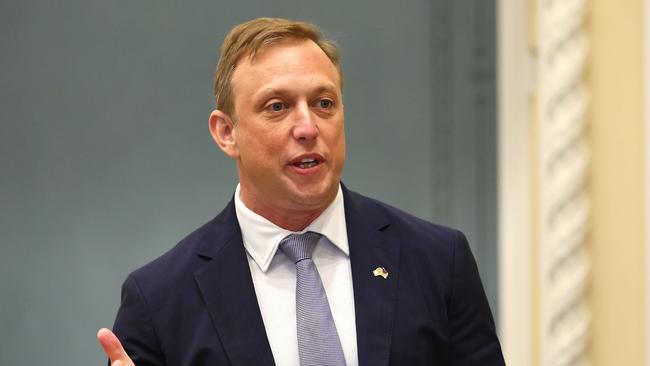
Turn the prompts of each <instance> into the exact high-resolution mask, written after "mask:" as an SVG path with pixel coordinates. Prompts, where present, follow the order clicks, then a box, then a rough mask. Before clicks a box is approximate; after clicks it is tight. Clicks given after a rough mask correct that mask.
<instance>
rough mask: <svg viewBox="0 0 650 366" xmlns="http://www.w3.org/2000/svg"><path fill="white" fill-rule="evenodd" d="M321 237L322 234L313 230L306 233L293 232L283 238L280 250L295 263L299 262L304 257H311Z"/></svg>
mask: <svg viewBox="0 0 650 366" xmlns="http://www.w3.org/2000/svg"><path fill="white" fill-rule="evenodd" d="M320 237H321V235H320V234H318V233H315V232H313V231H308V232H306V233H304V234H291V235H288V236H287V237H285V238H284V239H282V241H281V242H280V250H282V252H283V253H284V254H286V255H287V256H288V257H289V258H291V260H292V261H293V262H294V263H298V262H300V261H301V260H303V259H308V258H311V254H312V253H313V251H314V247H316V243H318V240H319V239H320Z"/></svg>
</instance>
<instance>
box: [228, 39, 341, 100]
mask: <svg viewBox="0 0 650 366" xmlns="http://www.w3.org/2000/svg"><path fill="white" fill-rule="evenodd" d="M298 81H300V82H307V81H308V82H310V83H312V84H331V87H334V88H337V89H339V90H340V79H339V74H338V70H337V68H336V66H335V65H334V64H333V63H332V61H331V60H330V59H329V57H327V55H326V54H325V52H323V50H322V49H321V48H320V47H318V45H317V44H316V43H314V42H313V41H311V40H299V39H286V40H281V41H279V42H277V43H274V44H271V45H268V46H265V47H263V48H261V49H260V50H259V51H258V52H257V53H256V54H255V56H254V57H251V55H250V54H249V55H246V56H244V57H242V59H241V60H239V61H238V62H237V65H236V68H235V71H234V73H233V76H232V84H231V85H232V90H233V95H234V97H235V100H237V98H238V95H242V94H247V93H251V92H253V93H254V92H255V91H256V89H262V88H265V87H275V86H281V85H283V84H286V85H284V86H298V85H297V84H296V82H298ZM321 86H323V85H321Z"/></svg>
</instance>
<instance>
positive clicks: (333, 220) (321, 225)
mask: <svg viewBox="0 0 650 366" xmlns="http://www.w3.org/2000/svg"><path fill="white" fill-rule="evenodd" d="M235 213H236V214H237V220H238V221H239V227H240V229H241V232H242V240H243V241H244V248H246V252H248V254H249V255H250V256H251V257H252V258H253V260H254V261H255V263H257V265H258V266H259V267H260V269H261V270H262V272H266V270H267V269H268V268H269V266H270V265H271V261H272V260H273V257H274V256H275V253H276V252H277V250H278V246H279V245H280V241H281V240H282V239H284V238H285V237H286V236H287V235H290V234H296V233H298V234H302V233H305V232H307V231H313V232H316V233H319V234H321V235H323V236H324V237H326V238H327V239H328V240H329V241H330V242H331V243H332V244H334V246H336V247H337V248H339V249H340V250H341V251H342V252H343V253H345V255H346V256H349V255H350V250H349V246H348V234H347V231H346V230H347V229H346V228H347V227H346V224H345V209H344V205H343V192H342V191H341V186H340V185H339V189H338V192H337V193H336V197H335V198H334V201H332V203H331V204H330V205H329V206H328V207H327V208H326V209H325V211H323V213H322V214H320V216H318V217H317V218H316V219H315V220H314V221H312V223H311V224H309V225H308V226H307V227H306V228H305V229H304V230H302V231H300V232H293V231H289V230H286V229H283V228H281V227H279V226H277V225H275V224H274V223H272V222H271V221H269V220H267V219H266V218H264V217H263V216H260V215H258V214H256V213H255V212H253V211H251V210H250V209H249V208H248V207H246V205H244V203H243V202H242V201H241V199H240V198H239V184H237V188H236V189H235Z"/></svg>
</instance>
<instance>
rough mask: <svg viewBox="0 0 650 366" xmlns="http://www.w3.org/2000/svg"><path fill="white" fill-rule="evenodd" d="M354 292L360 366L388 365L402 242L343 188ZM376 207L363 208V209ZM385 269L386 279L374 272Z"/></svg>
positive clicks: (373, 211)
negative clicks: (377, 269) (379, 268)
mask: <svg viewBox="0 0 650 366" xmlns="http://www.w3.org/2000/svg"><path fill="white" fill-rule="evenodd" d="M343 194H344V202H345V216H346V225H347V230H348V242H349V244H350V262H351V267H352V282H353V288H354V307H355V314H356V315H355V316H356V328H357V349H358V354H359V364H360V365H388V363H389V359H390V347H391V337H392V333H393V322H394V318H395V316H394V314H395V306H396V303H397V280H398V274H399V254H400V253H399V252H400V245H399V241H398V240H397V239H396V238H395V237H394V236H393V235H392V234H391V230H389V227H390V223H389V221H388V219H387V218H386V217H384V216H383V215H382V214H381V213H380V212H378V211H377V209H376V206H375V205H376V204H374V203H369V202H368V201H367V200H366V199H364V198H362V197H361V196H359V195H357V194H354V193H351V192H349V191H348V190H347V189H346V188H345V187H343ZM368 204H369V205H370V206H373V207H364V205H368ZM378 267H384V268H385V269H386V271H387V272H388V276H387V278H385V279H384V278H383V277H381V276H375V275H374V274H373V271H374V270H375V269H376V268H378Z"/></svg>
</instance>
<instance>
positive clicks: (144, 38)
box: [0, 0, 496, 366]
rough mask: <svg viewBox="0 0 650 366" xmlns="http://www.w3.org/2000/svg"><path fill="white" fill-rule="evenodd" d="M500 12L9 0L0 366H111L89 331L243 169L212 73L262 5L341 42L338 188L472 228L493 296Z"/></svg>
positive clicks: (0, 121) (343, 4) (484, 8)
mask: <svg viewBox="0 0 650 366" xmlns="http://www.w3.org/2000/svg"><path fill="white" fill-rule="evenodd" d="M481 3H482V4H486V3H487V4H492V5H480V4H481ZM452 4H454V5H452ZM493 7H494V5H493V2H480V1H476V0H474V1H469V0H463V1H456V2H453V1H451V0H447V1H442V0H437V1H427V0H421V1H406V2H396V1H391V0H382V1H378V0H365V1H330V2H306V1H290V0H282V1H274V2H270V1H261V0H260V1H250V0H248V1H243V0H241V1H237V2H227V1H207V0H200V1H194V2H180V1H170V0H161V1H123V0H118V1H97V0H68V1H46V0H23V1H2V2H0V106H1V108H0V365H12V366H21V365H26V366H27V365H29V366H31V365H38V364H41V363H43V362H47V363H49V364H55V365H88V364H97V363H99V364H102V363H103V362H104V358H103V356H102V353H101V351H100V348H99V346H98V345H97V343H96V341H95V339H94V335H95V332H96V330H97V329H98V328H100V327H103V326H110V325H111V324H112V322H113V317H114V316H115V311H116V309H117V306H118V303H119V289H120V285H121V283H122V281H123V280H124V278H125V276H126V275H127V274H128V272H130V271H131V270H133V269H134V268H136V267H138V266H140V265H142V264H144V263H146V262H148V261H150V260H151V259H153V258H155V257H156V256H157V255H159V254H160V253H162V252H163V251H165V250H166V249H168V248H170V247H171V246H173V245H174V244H175V243H176V242H177V241H178V240H179V239H180V238H182V237H183V236H184V235H185V234H187V233H188V232H190V231H191V230H193V229H194V228H196V227H197V226H199V225H200V224H202V223H203V222H205V221H207V220H209V219H210V218H211V217H212V216H213V215H215V214H216V213H217V212H218V211H219V210H220V209H221V208H222V207H223V205H224V204H225V203H226V202H227V200H228V199H229V198H230V197H231V195H232V192H233V189H234V187H235V184H236V182H237V179H236V173H235V167H234V164H233V163H232V162H231V161H229V160H228V159H226V158H225V157H224V156H223V155H222V154H221V153H220V151H218V149H217V148H216V146H214V144H213V143H212V140H211V139H210V137H209V134H208V131H207V117H208V114H209V112H210V111H211V109H212V98H211V81H212V74H213V70H214V66H215V64H216V61H217V59H218V47H219V45H220V42H221V40H222V39H223V37H224V35H225V34H226V33H227V31H228V30H229V29H230V28H231V27H232V26H233V25H234V24H237V23H239V22H241V21H244V20H247V19H250V18H253V17H257V16H282V17H289V18H298V19H304V20H308V21H313V22H315V23H316V24H318V25H320V26H321V27H322V28H323V29H324V30H325V31H326V32H327V33H328V34H329V35H330V36H331V37H332V38H334V39H335V40H337V41H338V43H339V44H340V46H341V49H342V54H343V69H344V72H345V78H346V89H345V104H346V132H347V139H348V160H347V165H346V168H345V172H344V181H345V182H346V183H347V185H348V186H349V187H350V188H352V189H354V190H357V191H360V192H363V193H365V194H366V195H369V196H373V197H376V198H380V199H382V200H384V201H387V202H389V203H391V204H393V205H395V206H398V207H400V208H402V209H405V210H407V211H410V212H412V213H414V214H416V215H418V216H421V217H423V218H426V219H429V220H434V221H439V222H443V223H448V224H453V225H455V226H457V227H460V228H461V229H464V230H465V231H466V232H467V233H468V236H469V238H470V241H471V242H472V244H473V248H474V251H475V253H476V255H477V257H478V259H479V265H480V267H481V271H482V273H483V276H484V282H485V284H486V287H487V290H488V293H489V295H490V299H491V300H492V301H493V302H494V301H495V299H496V234H495V232H496V231H495V230H496V221H495V219H494V217H496V207H495V203H494V202H495V194H496V189H495V187H494V184H495V178H494V175H490V172H492V173H494V170H495V166H494V161H496V154H495V149H494V147H495V137H494V136H495V133H494V126H495V123H494V121H495V116H494V93H493V88H494V82H493V80H494V78H493V76H494V75H493V73H494V70H493V68H490V65H491V64H490V62H492V65H493V55H494V50H493V46H494V44H493V35H494V24H493V23H494V19H493V16H492V15H491V14H493V11H494V9H493ZM477 9H478V11H477ZM477 22H478V23H477ZM481 22H484V23H481ZM477 24H478V25H477ZM482 32H487V33H486V34H483V33H482ZM490 32H492V33H490ZM490 35H492V36H491V37H492V38H490ZM477 49H478V51H477ZM477 52H478V56H480V55H483V57H484V59H482V60H481V59H479V60H475V59H474V58H475V57H477ZM481 52H483V53H481ZM479 58H480V57H479ZM463 60H464V61H463ZM463 62H464V63H463ZM452 66H453V67H452ZM483 69H485V70H483ZM476 70H479V71H481V70H483V73H482V74H481V73H480V72H479V73H478V74H475V73H474V71H476ZM486 74H487V75H488V76H487V79H485V75H486ZM481 76H483V77H484V78H483V79H481ZM490 77H492V79H490ZM476 78H478V79H476ZM486 80H487V81H486ZM475 86H477V87H478V88H479V89H478V90H479V92H476V93H474V92H475V91H476V89H474V87H475ZM481 88H483V89H481ZM478 94H480V95H479V96H478V97H477V96H476V95H478ZM481 96H483V99H480V98H481ZM475 98H479V99H475ZM481 108H483V109H481ZM477 126H479V127H478V128H481V129H480V130H476V128H477ZM450 136H451V138H450ZM449 172H451V173H450V174H452V175H451V176H448V175H447V173H449ZM445 177H446V178H445ZM468 179H469V180H468ZM485 216H487V217H485Z"/></svg>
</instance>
